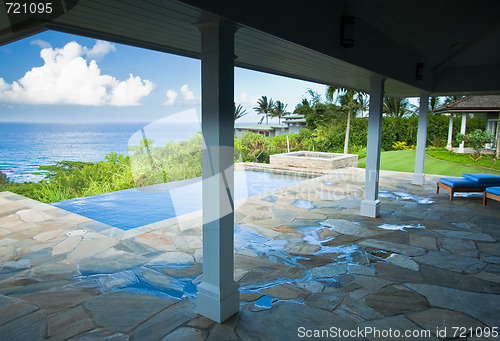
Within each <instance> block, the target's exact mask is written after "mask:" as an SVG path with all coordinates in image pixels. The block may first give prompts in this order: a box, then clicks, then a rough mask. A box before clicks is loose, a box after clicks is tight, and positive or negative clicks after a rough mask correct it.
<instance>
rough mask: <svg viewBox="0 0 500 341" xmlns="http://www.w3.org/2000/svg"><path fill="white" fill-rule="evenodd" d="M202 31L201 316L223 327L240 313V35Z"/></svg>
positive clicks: (224, 26) (219, 28) (223, 29)
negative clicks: (236, 197) (236, 112)
mask: <svg viewBox="0 0 500 341" xmlns="http://www.w3.org/2000/svg"><path fill="white" fill-rule="evenodd" d="M199 28H200V30H201V85H202V116H201V117H202V120H201V123H202V132H203V139H204V146H203V148H204V149H203V151H202V168H203V171H202V191H203V194H202V199H203V206H202V207H203V282H202V283H200V284H199V285H198V297H197V312H198V313H199V314H201V315H204V316H206V317H208V318H210V319H212V320H214V321H216V322H219V323H221V322H223V321H224V320H226V319H227V318H229V317H230V316H232V315H233V314H235V313H237V312H238V311H239V292H238V283H236V282H235V281H234V277H233V273H234V248H233V245H234V203H233V197H232V193H233V187H234V171H233V163H234V160H233V158H234V153H233V149H234V140H233V134H234V119H233V105H234V104H233V102H234V32H235V28H234V27H233V26H232V25H230V24H228V23H225V22H221V21H219V20H215V21H212V22H209V23H203V24H201V25H199Z"/></svg>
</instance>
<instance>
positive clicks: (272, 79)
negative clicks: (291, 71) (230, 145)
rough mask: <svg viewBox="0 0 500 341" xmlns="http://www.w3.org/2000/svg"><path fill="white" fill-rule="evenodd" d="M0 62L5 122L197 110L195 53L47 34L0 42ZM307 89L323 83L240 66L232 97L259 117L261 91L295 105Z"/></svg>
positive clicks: (131, 117)
mask: <svg viewBox="0 0 500 341" xmlns="http://www.w3.org/2000/svg"><path fill="white" fill-rule="evenodd" d="M0 61H1V62H0V121H24V122H100V121H102V122H113V121H122V122H133V121H136V122H153V121H155V120H158V119H162V118H164V117H166V116H169V115H173V114H175V113H178V112H181V111H185V110H187V109H192V108H194V109H195V110H197V112H198V113H199V112H200V96H201V76H200V61H199V60H197V59H190V58H186V57H180V56H176V55H172V54H166V53H161V52H156V51H149V50H145V49H139V48H134V47H129V46H125V45H120V44H115V43H108V42H102V41H97V40H95V39H89V38H85V37H80V36H74V35H69V34H63V33H58V32H44V33H41V34H37V35H35V36H32V37H29V38H26V39H23V40H20V41H17V42H14V43H11V44H8V45H5V46H1V47H0ZM308 89H312V90H314V91H317V92H319V93H320V94H322V95H323V94H324V92H325V89H326V86H325V85H321V84H316V83H311V82H305V81H299V80H294V79H290V78H285V77H280V76H274V75H269V74H265V73H260V72H255V71H250V70H245V69H240V68H236V69H235V93H234V96H235V101H236V103H241V104H242V105H243V106H244V107H245V108H246V109H247V111H248V112H250V114H249V115H247V116H245V117H244V118H242V119H240V120H239V121H237V123H243V122H249V123H256V122H257V121H258V120H259V119H260V117H261V116H259V115H257V114H255V112H254V110H253V109H252V108H253V107H254V106H255V103H256V101H257V99H259V98H260V97H261V96H264V95H265V96H268V98H269V97H270V98H272V99H273V100H280V101H282V102H284V103H285V104H287V105H288V107H287V110H288V111H293V109H294V108H295V106H296V105H297V104H298V103H299V102H301V100H302V98H304V97H305V96H306V91H307V90H308ZM177 116H179V115H177ZM276 121H277V120H276ZM270 122H271V121H270ZM272 122H274V121H272Z"/></svg>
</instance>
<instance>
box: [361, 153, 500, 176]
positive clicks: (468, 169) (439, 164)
mask: <svg viewBox="0 0 500 341" xmlns="http://www.w3.org/2000/svg"><path fill="white" fill-rule="evenodd" d="M434 152H435V151H433V150H432V149H431V150H428V153H427V154H426V156H425V170H424V171H425V173H426V174H438V175H448V176H461V175H462V173H492V174H499V175H500V167H498V166H497V167H496V168H490V167H484V166H481V165H479V164H464V163H462V162H456V161H452V160H446V159H438V158H436V157H433V156H431V155H432V154H433V153H434ZM445 152H446V153H450V154H454V153H451V152H449V151H445ZM415 154H416V152H415V151H414V150H398V151H387V152H382V153H381V155H380V169H383V170H390V171H399V172H414V171H415ZM454 155H457V154H454ZM462 156H463V159H466V158H468V156H466V155H462ZM461 159H462V158H461ZM365 166H366V159H364V158H363V159H360V160H359V167H361V168H365Z"/></svg>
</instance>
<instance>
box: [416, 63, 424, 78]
mask: <svg viewBox="0 0 500 341" xmlns="http://www.w3.org/2000/svg"><path fill="white" fill-rule="evenodd" d="M424 66H425V64H424V63H417V69H416V73H415V78H416V79H417V80H422V79H424Z"/></svg>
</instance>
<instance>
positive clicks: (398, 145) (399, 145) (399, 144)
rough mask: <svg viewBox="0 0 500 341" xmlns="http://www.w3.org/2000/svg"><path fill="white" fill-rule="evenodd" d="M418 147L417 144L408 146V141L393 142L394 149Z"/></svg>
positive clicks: (413, 148)
mask: <svg viewBox="0 0 500 341" xmlns="http://www.w3.org/2000/svg"><path fill="white" fill-rule="evenodd" d="M415 149H417V147H415V145H411V146H408V145H406V142H394V143H393V144H392V150H415Z"/></svg>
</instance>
